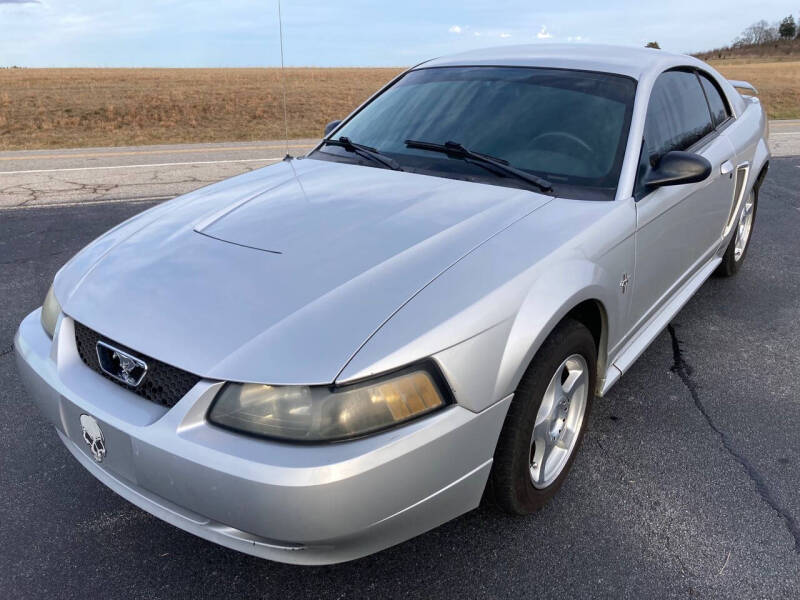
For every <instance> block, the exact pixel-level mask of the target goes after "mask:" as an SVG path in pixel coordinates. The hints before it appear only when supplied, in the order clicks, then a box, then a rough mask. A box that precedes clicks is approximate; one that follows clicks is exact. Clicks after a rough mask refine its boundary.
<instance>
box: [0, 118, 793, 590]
mask: <svg viewBox="0 0 800 600" xmlns="http://www.w3.org/2000/svg"><path fill="white" fill-rule="evenodd" d="M773 132H775V129H773ZM784 137H787V138H788V137H792V136H784ZM798 138H799V139H798V141H800V136H798ZM278 150H280V149H278ZM258 152H266V150H258ZM51 154H52V153H51ZM281 155H282V153H281V152H280V151H277V152H275V154H274V156H278V157H279V156H281ZM144 156H148V157H150V155H133V157H132V158H130V159H129V160H131V161H134V160H135V161H141V160H144V158H143V157H144ZM154 156H158V155H154ZM266 156H267V155H266V154H265V155H264V156H263V157H266ZM269 156H273V155H271V154H270V155H269ZM263 157H262V158H263ZM120 158H123V157H119V156H118V157H114V160H118V159H120ZM151 158H152V157H151ZM166 158H168V160H167V159H164V158H163V157H162V159H158V161H159V162H180V161H175V160H173V157H171V156H169V157H166ZM233 158H236V159H240V158H242V156H241V155H236V156H234V157H233ZM212 159H214V160H221V159H218V158H216V157H212ZM44 160H47V161H52V160H54V159H44ZM57 160H65V161H68V160H70V159H57ZM72 160H75V161H76V163H73V164H78V165H80V164H83V163H82V162H81V161H83V160H84V159H77V158H73V159H72ZM148 160H150V158H148ZM153 160H154V162H155V160H156V159H155V158H153ZM192 160H194V159H192ZM0 162H2V161H0ZM7 162H11V161H7ZM19 162H22V161H18V162H17V163H14V164H15V169H7V170H20V169H18V168H17V167H18V166H19ZM109 162H110V160H109ZM183 162H188V161H183ZM48 164H49V163H48ZM67 164H68V163H67ZM131 164H140V163H139V162H136V163H133V162H132V163H131ZM221 164H222V165H224V164H231V163H221ZM253 164H256V163H255V162H254V163H253ZM771 164H772V166H771V169H770V173H769V176H768V177H767V180H766V183H765V185H764V187H763V188H762V192H761V195H760V199H759V206H758V212H757V217H756V224H755V230H754V234H753V239H752V245H751V248H750V250H749V253H748V256H747V262H746V264H745V265H744V267H743V269H742V270H741V271H740V272H739V274H738V275H737V276H735V277H734V278H731V279H718V278H712V279H710V280H709V281H708V282H707V283H706V284H705V285H704V286H703V287H702V288H701V289H700V291H699V292H698V293H697V295H696V296H695V297H694V298H693V299H692V300H690V302H689V303H688V304H687V305H686V307H685V308H684V309H683V310H682V311H681V312H680V313H679V314H678V315H677V316H676V317H675V319H674V320H673V321H672V323H671V325H670V328H669V329H668V330H665V331H664V332H663V333H662V334H661V335H660V336H659V337H658V338H657V339H656V340H655V342H654V343H653V345H652V346H651V347H650V348H649V349H648V350H647V351H646V352H645V354H644V355H643V356H642V357H641V358H640V359H639V361H638V362H637V363H636V364H635V365H634V366H633V368H632V369H631V370H630V371H629V372H628V373H626V374H625V375H624V376H623V377H622V378H621V380H620V381H619V383H618V384H617V385H616V386H615V387H614V389H613V390H612V391H611V393H610V394H609V395H608V396H607V397H606V398H603V399H598V400H597V401H596V402H595V404H594V409H593V413H592V415H591V417H590V419H589V422H588V430H587V435H586V438H585V442H584V445H583V447H582V448H581V450H580V453H579V455H578V457H577V460H576V461H575V465H574V469H573V471H572V473H571V474H570V477H569V478H568V480H567V482H566V483H565V485H564V487H563V488H562V489H561V490H560V492H559V493H558V495H557V496H556V498H555V499H554V500H553V502H551V503H550V504H549V505H548V506H547V507H546V508H545V509H543V510H542V511H540V512H538V513H537V514H535V515H533V516H530V517H524V518H523V517H511V516H508V515H504V514H502V513H500V512H498V511H497V510H496V509H494V508H493V507H491V506H483V507H481V508H479V509H478V510H475V511H473V512H471V513H469V514H467V515H464V516H463V517H461V518H459V519H456V520H455V521H452V522H450V523H447V524H445V525H443V526H442V527H439V528H438V529H436V530H434V531H431V532H429V533H426V534H423V535H421V536H419V537H417V538H414V539H412V540H410V541H408V542H405V543H403V544H401V545H399V546H396V547H393V548H390V549H388V550H385V551H383V552H380V553H378V554H376V555H373V556H370V557H367V558H364V559H361V560H357V561H354V562H351V563H346V564H342V565H335V566H329V567H314V568H309V567H296V566H289V565H283V564H278V563H272V562H267V561H263V560H259V559H256V558H253V557H249V556H246V555H243V554H239V553H237V552H234V551H232V550H228V549H225V548H222V547H219V546H216V545H214V544H211V543H209V542H206V541H203V540H201V539H198V538H195V537H193V536H191V535H189V534H187V533H184V532H182V531H180V530H179V529H176V528H174V527H172V526H170V525H167V524H165V523H163V522H161V521H159V520H158V519H156V518H154V517H151V516H150V515H148V514H147V513H145V512H144V511H141V510H140V509H138V508H136V507H134V506H132V505H130V504H129V503H127V502H126V501H124V500H122V499H121V498H120V497H118V496H116V495H115V494H114V493H112V492H111V491H109V490H108V489H106V488H105V487H104V486H103V485H102V484H101V483H99V482H98V481H96V480H95V479H94V478H93V477H92V476H91V475H89V474H88V473H87V472H86V471H85V470H84V469H83V468H82V467H81V466H80V465H79V464H78V463H77V462H76V461H75V460H74V459H73V458H72V457H71V455H70V454H69V453H68V451H67V450H66V449H65V448H64V447H63V446H62V445H61V443H60V441H59V440H58V438H57V436H56V434H55V431H54V430H53V428H52V427H51V426H50V425H49V424H47V423H46V422H45V420H44V419H43V418H42V417H41V415H40V414H39V411H38V409H36V408H35V407H34V406H33V405H32V403H31V402H30V400H29V399H28V397H27V395H26V393H25V391H24V390H23V389H22V386H21V382H20V380H19V377H18V375H17V372H16V367H15V364H14V360H13V352H12V350H11V345H12V339H13V334H14V331H15V329H16V326H17V325H18V323H19V321H20V320H21V319H22V318H23V317H24V316H25V315H26V314H27V313H28V312H29V311H31V310H33V309H34V308H36V307H37V306H39V305H40V304H41V302H42V299H43V298H44V294H45V292H46V290H47V287H48V285H49V283H50V281H51V280H52V277H53V274H54V273H55V271H56V270H57V269H58V268H59V267H60V266H61V265H62V264H63V263H64V262H65V261H66V260H68V259H69V258H70V256H72V254H74V253H75V252H76V251H77V250H79V249H80V248H81V247H82V246H83V245H84V244H86V243H87V242H88V241H90V240H91V239H93V238H94V237H96V236H97V235H99V234H100V233H102V232H103V231H105V230H106V229H108V228H110V227H111V226H113V225H115V224H116V223H118V222H120V221H121V220H123V219H125V218H127V217H129V216H131V215H133V214H135V213H137V212H139V211H141V210H144V209H145V208H147V207H149V206H152V205H153V204H154V203H155V202H154V201H153V200H148V199H147V196H144V195H138V194H140V192H139V191H135V192H134V193H133V194H129V193H128V192H124V191H120V192H119V197H118V198H117V197H115V198H110V199H109V198H105V199H103V198H98V197H96V196H97V195H93V196H92V197H91V198H89V199H88V200H87V199H83V200H81V199H78V200H74V199H73V200H70V201H68V202H67V201H59V200H58V199H57V194H52V195H47V196H41V197H38V198H33V197H31V198H30V199H29V200H27V204H31V205H34V206H32V207H29V208H28V209H25V210H20V209H13V208H10V209H5V210H0V382H2V385H0V597H2V598H74V597H82V598H184V597H185V598H206V597H208V598H222V597H237V598H245V597H247V598H249V597H261V598H292V599H300V598H321V597H325V598H364V597H369V598H375V597H381V598H382V597H411V598H445V597H447V598H455V597H458V598H473V597H534V596H547V597H592V598H650V597H656V598H687V597H699V598H747V599H751V598H798V597H800V528H799V524H800V494H798V482H799V481H800V438H798V431H800V382H799V381H798V375H800V319H798V315H800V236H798V231H800V198H798V194H797V190H798V189H799V188H800V157H797V156H795V157H785V158H774V159H773V161H772V163H771ZM30 165H31V166H41V165H40V164H37V163H36V161H33V160H32V162H31V163H30ZM104 165H106V164H105V163H104ZM104 165H98V166H104ZM6 166H7V165H6V164H5V163H3V167H6ZM251 166H252V164H251V165H249V166H243V165H239V166H238V167H237V168H250V167H251ZM59 168H71V167H68V166H67V167H64V166H59ZM219 168H229V167H219ZM136 169H140V170H142V169H144V167H137V168H136ZM28 170H30V169H28ZM133 170H135V169H131V171H133ZM112 171H116V172H120V171H122V172H125V171H124V170H120V169H116V170H112ZM226 174H227V171H226ZM6 177H7V175H2V174H0V184H1V183H2V182H3V181H4V180H5V178H6ZM210 178H211V176H210V175H209V176H206V175H203V177H201V179H204V180H206V179H210ZM193 183H195V182H193ZM176 185H178V184H176ZM181 185H182V184H181ZM187 185H188V184H187ZM0 188H3V186H2V185H0ZM3 189H5V191H4V192H2V193H7V192H8V190H7V189H6V188H3ZM147 189H149V188H143V190H147ZM165 189H166V188H165ZM170 189H171V188H170ZM114 193H116V192H114ZM143 193H149V192H143ZM159 193H161V192H159ZM171 193H172V192H169V193H167V194H166V195H167V196H168V195H170V194H171ZM126 194H128V196H131V195H134V196H136V197H135V198H128V196H126ZM3 198H5V196H3ZM126 198H127V199H126ZM39 204H54V206H39ZM7 206H8V205H7Z"/></svg>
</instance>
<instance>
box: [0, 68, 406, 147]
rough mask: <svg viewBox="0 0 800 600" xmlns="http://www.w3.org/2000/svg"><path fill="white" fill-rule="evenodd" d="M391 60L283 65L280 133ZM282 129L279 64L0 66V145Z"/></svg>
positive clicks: (370, 82)
mask: <svg viewBox="0 0 800 600" xmlns="http://www.w3.org/2000/svg"><path fill="white" fill-rule="evenodd" d="M400 70H401V69H399V68H397V69H316V68H308V69H287V70H286V88H287V99H288V113H289V136H290V137H292V138H302V137H319V136H321V135H322V130H323V128H324V127H325V124H326V123H327V122H328V121H331V120H332V119H334V118H340V117H344V116H345V115H347V114H348V113H349V112H350V111H351V110H352V109H353V108H355V107H356V106H358V105H359V104H360V103H361V102H362V101H363V100H365V99H366V98H367V97H368V96H369V95H370V94H371V93H372V92H374V91H375V90H376V89H377V88H379V87H380V86H382V85H383V84H384V83H386V82H387V81H389V80H390V79H391V78H392V77H394V76H395V75H396V74H397V73H399V72H400ZM283 136H284V124H283V91H282V87H281V81H280V71H279V70H278V69H0V150H15V149H32V148H56V147H61V148H67V147H81V146H123V145H141V144H164V143H178V142H213V141H238V140H264V139H278V138H282V137H283Z"/></svg>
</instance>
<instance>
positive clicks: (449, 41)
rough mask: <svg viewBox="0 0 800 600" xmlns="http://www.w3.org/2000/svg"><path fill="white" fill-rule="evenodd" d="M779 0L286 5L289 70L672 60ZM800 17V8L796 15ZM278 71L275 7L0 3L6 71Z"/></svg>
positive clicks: (210, 1) (241, 0)
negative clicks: (598, 57) (649, 55)
mask: <svg viewBox="0 0 800 600" xmlns="http://www.w3.org/2000/svg"><path fill="white" fill-rule="evenodd" d="M792 4H794V3H790V2H786V1H776V0H759V1H758V2H753V1H752V0H746V1H745V0H667V1H666V2H647V1H645V0H641V1H639V2H633V1H630V0H604V1H602V2H598V1H597V0H591V1H590V0H576V1H573V2H552V1H551V2H541V1H537V0H512V1H503V0H488V1H487V0H456V1H450V0H447V1H436V0H427V1H421V0H401V1H399V2H398V1H387V0H373V1H368V0H282V6H281V9H282V14H283V34H284V54H285V60H286V65H287V66H406V65H413V64H416V63H418V62H420V61H422V60H426V59H429V58H433V57H436V56H441V55H443V54H451V53H454V52H460V51H464V50H469V49H474V48H484V47H489V46H498V45H503V44H548V43H554V42H565V43H574V44H582V43H600V44H620V45H633V46H643V45H644V44H645V43H646V42H648V41H651V40H656V41H658V43H659V44H660V45H661V47H662V48H664V49H666V50H671V51H674V52H685V53H688V52H697V51H702V50H707V49H711V48H715V47H719V46H722V45H726V44H728V43H730V42H731V41H732V40H733V39H734V38H735V37H736V36H737V35H738V34H739V33H741V31H742V30H743V29H744V28H745V27H747V26H748V25H750V24H751V23H753V22H755V21H758V20H761V19H766V20H767V21H769V22H770V23H771V22H773V21H777V20H779V19H782V18H783V17H785V16H787V15H789V14H792V13H793V12H794V13H795V16H798V12H800V11H799V10H793V9H794V8H795V7H793V5H792ZM798 8H800V7H798ZM279 64H280V46H279V37H278V4H277V0H262V1H253V0H224V1H221V0H134V1H132V2H131V1H127V2H126V1H124V0H122V1H120V0H80V1H78V0H73V1H70V0H64V1H61V0H0V66H10V65H18V66H25V67H245V66H275V65H279Z"/></svg>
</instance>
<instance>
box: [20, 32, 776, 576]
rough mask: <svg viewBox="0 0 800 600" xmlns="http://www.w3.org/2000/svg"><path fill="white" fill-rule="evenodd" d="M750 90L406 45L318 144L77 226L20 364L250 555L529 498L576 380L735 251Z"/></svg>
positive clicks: (637, 68)
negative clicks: (404, 67)
mask: <svg viewBox="0 0 800 600" xmlns="http://www.w3.org/2000/svg"><path fill="white" fill-rule="evenodd" d="M737 87H738V88H741V89H745V88H750V89H749V90H747V92H746V93H744V92H743V93H740V92H739V91H737V89H736V88H737ZM754 93H755V90H753V89H752V87H750V86H748V85H747V84H746V83H744V82H729V81H727V80H725V79H724V78H723V77H722V76H720V74H719V73H717V72H716V71H714V70H713V69H712V68H710V67H709V66H708V65H706V64H705V63H703V62H700V61H698V60H695V59H693V58H690V57H686V56H679V55H674V54H669V53H666V52H663V51H659V50H649V49H632V48H614V47H597V46H566V47H565V46H518V47H505V48H498V49H491V50H485V51H479V52H470V53H467V54H461V55H457V56H453V57H447V58H439V59H436V60H432V61H430V62H426V63H424V64H421V65H418V66H417V67H415V68H413V69H410V70H409V71H407V72H405V73H404V74H402V75H401V76H399V77H397V78H396V79H395V80H394V81H392V82H391V83H389V84H388V85H387V86H386V87H385V88H383V89H382V90H381V91H379V92H378V93H377V94H375V95H374V96H373V97H372V98H371V99H370V100H368V101H367V102H366V103H365V104H364V105H363V106H361V107H360V108H359V109H357V110H356V111H355V112H354V113H353V114H351V115H350V116H349V117H348V118H347V119H346V120H344V121H342V122H334V123H331V124H330V125H329V127H328V130H327V131H326V135H325V138H324V140H323V141H322V142H321V143H320V144H319V145H318V146H317V147H316V148H315V149H314V150H313V151H312V152H310V153H309V154H308V155H307V156H305V157H303V158H298V159H290V158H288V157H287V159H286V160H284V161H282V162H280V163H278V164H276V165H273V166H270V167H267V168H265V169H260V170H257V171H254V172H251V173H247V174H245V175H241V176H239V177H235V178H233V179H230V180H227V181H223V182H221V183H217V184H214V185H211V186H208V187H206V188H203V189H200V190H197V191H194V192H192V193H190V194H187V195H185V196H182V197H180V198H176V199H174V200H172V201H170V202H166V203H164V204H162V205H160V206H158V207H155V208H153V209H151V210H148V211H145V212H143V213H141V214H139V215H138V216H136V217H134V218H132V219H130V220H128V221H126V222H125V223H123V224H121V225H119V226H118V227H116V228H115V229H112V230H111V231H109V232H108V233H106V234H105V235H103V236H102V237H100V238H99V239H97V240H95V241H94V242H92V243H91V244H90V245H89V246H87V247H86V248H85V249H83V250H82V251H81V252H79V253H78V254H77V255H76V256H75V257H74V258H72V260H70V261H69V262H68V263H67V264H66V265H65V266H64V267H63V268H62V269H61V270H60V271H59V272H58V274H57V275H56V277H55V281H54V282H53V286H52V288H51V290H50V292H49V293H48V294H47V297H46V298H45V301H44V306H43V307H42V308H40V309H37V310H36V311H34V312H33V313H31V314H30V315H28V317H26V318H25V320H24V321H23V322H22V324H21V325H20V327H19V331H18V333H17V336H16V339H15V348H16V353H17V357H18V363H19V368H20V371H21V373H22V375H23V378H24V380H25V383H26V385H27V387H28V389H29V390H30V393H31V396H32V397H33V398H34V400H35V401H36V402H37V404H38V405H39V406H40V408H41V410H42V411H43V413H44V414H45V415H46V416H47V417H48V418H49V419H50V420H51V421H52V422H53V424H54V425H55V428H56V431H57V433H58V435H59V436H60V438H61V440H62V441H63V443H64V444H65V446H66V447H67V448H68V449H69V451H70V452H71V453H72V454H73V455H74V456H75V458H76V459H77V460H78V461H79V462H80V463H81V464H82V465H83V466H84V467H86V468H87V469H88V470H89V471H90V472H91V473H92V474H93V475H94V476H95V477H97V478H98V479H99V480H100V481H102V482H103V483H104V484H106V485H107V486H108V487H110V488H111V489H112V490H114V491H115V492H117V493H118V494H120V495H121V496H123V497H124V498H126V499H128V500H129V501H131V502H132V503H134V504H136V505H137V506H140V507H141V508H143V509H144V510H146V511H148V512H150V513H152V514H154V515H156V516H157V517H160V518H161V519H163V520H165V521H167V522H169V523H172V524H173V525H176V526H178V527H180V528H182V529H185V530H186V531H189V532H192V533H194V534H196V535H198V536H201V537H203V538H206V539H208V540H211V541H214V542H217V543H219V544H222V545H224V546H228V547H230V548H235V549H237V550H240V551H243V552H247V553H250V554H254V555H257V556H261V557H265V558H270V559H273V560H278V561H284V562H291V563H302V564H321V563H334V562H339V561H345V560H349V559H353V558H357V557H360V556H363V555H366V554H369V553H371V552H375V551H378V550H380V549H382V548H386V547H387V546H390V545H392V544H396V543H398V542H401V541H403V540H406V539H408V538H410V537H412V536H415V535H418V534H420V533H422V532H424V531H427V530H429V529H431V528H433V527H436V526H438V525H440V524H441V523H444V522H445V521H448V520H449V519H452V518H454V517H456V516H458V515H460V514H462V513H464V512H466V511H469V510H471V509H473V508H475V507H476V506H477V505H478V503H479V502H480V501H481V498H482V497H483V496H484V495H486V496H489V497H491V498H492V499H493V501H494V502H495V503H496V504H497V505H498V506H499V507H500V508H502V509H504V510H506V511H509V512H511V513H516V514H526V513H530V512H531V511H534V510H536V509H537V508H539V507H541V506H542V505H543V504H544V503H545V502H547V500H548V499H549V498H550V497H552V496H553V494H555V492H556V491H557V490H558V488H559V487H560V486H561V484H562V483H563V481H564V478H565V477H566V475H567V472H568V471H569V468H570V465H571V463H572V461H573V460H574V458H575V453H576V449H577V448H578V446H579V444H580V441H581V436H582V433H583V430H584V428H585V425H586V422H587V419H588V415H589V411H590V409H591V405H592V399H593V397H594V396H595V395H597V396H602V395H604V394H606V393H607V392H608V390H609V389H610V388H611V387H612V386H613V385H614V383H615V382H616V381H617V380H618V379H619V377H620V376H621V375H622V374H623V373H624V372H625V371H626V370H627V369H628V368H629V367H630V366H631V364H632V363H633V362H634V361H635V360H636V358H637V357H638V356H639V355H640V354H641V353H642V352H643V351H644V349H645V348H646V347H647V346H648V344H649V343H650V342H651V341H652V340H653V338H654V337H656V335H657V334H658V333H659V332H660V331H661V330H662V329H663V328H664V327H665V326H666V324H667V323H668V322H669V320H670V318H671V317H672V316H673V315H674V314H675V313H676V312H677V311H678V310H679V309H680V308H681V306H683V304H684V303H685V302H686V301H687V300H688V299H689V298H690V297H691V295H692V294H693V293H694V292H695V291H696V290H697V289H698V288H699V287H700V286H701V285H702V283H703V282H704V280H705V279H706V278H707V277H708V276H709V275H711V274H712V273H713V272H718V273H721V274H723V275H732V274H734V273H735V272H736V271H737V270H738V269H739V268H740V266H741V264H742V261H743V260H744V258H745V256H746V253H747V246H748V241H749V240H750V237H751V232H752V228H753V220H754V218H755V214H756V208H757V203H758V190H759V186H760V185H761V183H762V181H763V179H764V176H765V174H766V171H767V165H768V161H769V152H768V149H767V145H766V135H767V125H766V120H765V115H764V111H763V109H762V107H761V105H760V104H759V102H758V100H757V98H756V97H755V96H754V95H753V94H754ZM65 485H66V483H65Z"/></svg>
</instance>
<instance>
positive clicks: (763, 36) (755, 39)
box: [735, 19, 779, 46]
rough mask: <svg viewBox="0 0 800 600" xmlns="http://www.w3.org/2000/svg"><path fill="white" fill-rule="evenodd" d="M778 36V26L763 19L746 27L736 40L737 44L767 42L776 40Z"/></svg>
mask: <svg viewBox="0 0 800 600" xmlns="http://www.w3.org/2000/svg"><path fill="white" fill-rule="evenodd" d="M778 37H779V34H778V28H777V27H776V26H770V24H769V23H767V22H766V21H764V20H763V19H762V20H761V21H757V22H756V23H753V24H752V25H750V27H748V28H747V29H745V30H744V31H743V32H742V35H740V36H739V38H738V39H737V40H736V42H735V45H738V46H742V45H758V44H767V43H769V42H774V41H775V40H777V39H778Z"/></svg>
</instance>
